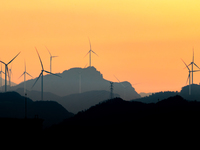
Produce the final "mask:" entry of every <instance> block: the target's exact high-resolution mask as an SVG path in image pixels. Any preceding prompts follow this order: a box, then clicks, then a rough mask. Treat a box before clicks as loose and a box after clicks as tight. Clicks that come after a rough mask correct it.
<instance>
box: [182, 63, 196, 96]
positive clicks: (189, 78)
mask: <svg viewBox="0 0 200 150" xmlns="http://www.w3.org/2000/svg"><path fill="white" fill-rule="evenodd" d="M181 60H182V59H181ZM182 61H183V60H182ZM183 63H184V64H185V66H186V67H187V69H188V71H189V74H188V78H187V81H186V84H187V82H188V80H189V95H191V83H190V82H191V77H190V73H191V72H192V74H193V72H197V71H200V70H193V71H191V70H190V68H189V67H188V66H187V64H186V63H185V62H184V61H183ZM192 69H193V68H192Z"/></svg>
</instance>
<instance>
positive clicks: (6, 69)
mask: <svg viewBox="0 0 200 150" xmlns="http://www.w3.org/2000/svg"><path fill="white" fill-rule="evenodd" d="M20 53H21V52H19V53H18V54H17V55H16V56H15V57H14V58H13V59H12V60H11V61H9V62H8V63H7V64H6V63H5V62H3V61H1V60H0V62H1V63H3V64H4V65H5V92H7V72H8V77H9V71H8V65H9V64H10V63H11V62H12V61H13V60H14V59H15V58H16V57H17V56H18V55H19V54H20Z"/></svg>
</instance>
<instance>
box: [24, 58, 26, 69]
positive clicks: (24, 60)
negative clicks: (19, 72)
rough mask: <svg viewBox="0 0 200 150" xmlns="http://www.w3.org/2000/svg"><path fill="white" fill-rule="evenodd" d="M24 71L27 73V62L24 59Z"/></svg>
mask: <svg viewBox="0 0 200 150" xmlns="http://www.w3.org/2000/svg"><path fill="white" fill-rule="evenodd" d="M24 67H25V68H24V70H25V72H26V61H25V59H24Z"/></svg>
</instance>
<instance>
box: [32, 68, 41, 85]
mask: <svg viewBox="0 0 200 150" xmlns="http://www.w3.org/2000/svg"><path fill="white" fill-rule="evenodd" d="M42 72H43V71H42ZM42 72H41V73H40V75H39V76H38V77H37V80H36V81H35V83H34V84H33V86H32V88H33V87H34V86H35V84H36V83H37V81H38V79H39V78H40V76H41V75H42Z"/></svg>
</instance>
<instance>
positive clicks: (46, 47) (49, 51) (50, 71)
mask: <svg viewBox="0 0 200 150" xmlns="http://www.w3.org/2000/svg"><path fill="white" fill-rule="evenodd" d="M45 47H46V46H45ZM46 49H47V50H48V48H47V47H46ZM48 52H49V55H50V72H52V58H55V57H58V56H52V55H51V53H50V51H49V50H48Z"/></svg>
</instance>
